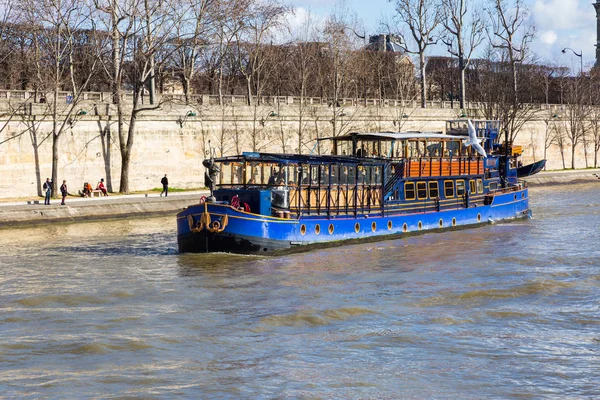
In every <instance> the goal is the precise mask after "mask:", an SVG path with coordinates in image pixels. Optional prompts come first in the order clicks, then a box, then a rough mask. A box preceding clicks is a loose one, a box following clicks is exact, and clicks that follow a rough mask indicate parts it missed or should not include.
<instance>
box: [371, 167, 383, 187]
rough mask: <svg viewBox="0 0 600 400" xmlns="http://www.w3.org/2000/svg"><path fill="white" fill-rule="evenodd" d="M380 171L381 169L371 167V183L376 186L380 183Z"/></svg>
mask: <svg viewBox="0 0 600 400" xmlns="http://www.w3.org/2000/svg"><path fill="white" fill-rule="evenodd" d="M381 170H382V167H373V181H372V183H373V184H375V185H377V184H380V183H381Z"/></svg>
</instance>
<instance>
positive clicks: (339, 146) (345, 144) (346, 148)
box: [335, 140, 352, 156]
mask: <svg viewBox="0 0 600 400" xmlns="http://www.w3.org/2000/svg"><path fill="white" fill-rule="evenodd" d="M335 154H338V155H341V156H346V155H351V154H352V141H349V140H337V141H336V153H335Z"/></svg>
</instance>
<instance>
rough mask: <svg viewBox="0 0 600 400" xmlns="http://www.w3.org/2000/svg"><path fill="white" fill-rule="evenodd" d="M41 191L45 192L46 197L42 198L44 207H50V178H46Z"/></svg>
mask: <svg viewBox="0 0 600 400" xmlns="http://www.w3.org/2000/svg"><path fill="white" fill-rule="evenodd" d="M42 187H43V189H44V190H45V191H46V197H44V205H45V206H46V205H48V206H49V205H50V197H52V181H51V180H50V178H46V182H44V186H42Z"/></svg>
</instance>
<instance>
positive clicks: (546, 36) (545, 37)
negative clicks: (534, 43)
mask: <svg viewBox="0 0 600 400" xmlns="http://www.w3.org/2000/svg"><path fill="white" fill-rule="evenodd" d="M556 39H558V36H557V35H556V32H554V31H544V32H540V41H541V42H542V43H544V44H547V45H551V44H554V43H555V42H556Z"/></svg>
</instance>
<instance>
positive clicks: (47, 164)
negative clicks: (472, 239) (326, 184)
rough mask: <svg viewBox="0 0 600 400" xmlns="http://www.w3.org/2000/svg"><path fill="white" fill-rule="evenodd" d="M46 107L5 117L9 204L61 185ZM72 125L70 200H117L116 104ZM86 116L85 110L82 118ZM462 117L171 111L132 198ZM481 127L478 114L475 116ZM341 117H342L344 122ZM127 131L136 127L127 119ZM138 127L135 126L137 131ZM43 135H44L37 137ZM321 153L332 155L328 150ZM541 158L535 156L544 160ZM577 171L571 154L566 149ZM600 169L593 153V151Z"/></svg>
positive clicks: (368, 110)
mask: <svg viewBox="0 0 600 400" xmlns="http://www.w3.org/2000/svg"><path fill="white" fill-rule="evenodd" d="M45 107H46V106H45V105H42V104H35V103H33V104H32V103H29V104H27V107H24V109H25V112H23V113H22V114H19V115H11V114H10V113H6V112H5V113H3V114H0V128H3V129H2V131H1V132H0V198H15V197H28V196H37V186H38V185H40V184H42V183H43V182H44V181H45V179H46V178H47V177H50V176H51V168H52V159H51V158H52V137H51V129H52V121H51V118H50V116H49V115H47V114H46V113H45V111H44V109H45ZM77 107H79V108H78V111H77V112H75V113H73V116H72V117H71V118H69V119H68V120H67V127H66V129H65V131H64V132H63V133H62V135H61V136H60V138H59V146H58V148H59V159H58V180H59V182H58V185H57V186H59V185H60V183H61V182H62V180H63V179H66V180H67V183H68V186H69V192H70V193H77V191H78V190H80V189H81V187H82V185H83V183H84V182H90V183H91V184H92V186H95V185H96V183H97V182H98V181H99V180H100V178H104V179H105V181H106V183H107V186H108V188H109V191H118V189H119V180H120V168H121V160H120V153H119V139H118V135H117V126H116V116H115V115H116V113H115V111H114V109H113V108H112V106H109V105H107V104H93V103H91V102H90V103H84V104H79V105H78V106H77ZM79 110H84V112H80V111H79ZM460 112H461V111H460V110H458V109H451V108H436V109H433V108H429V109H420V108H412V107H397V106H387V107H381V106H362V105H361V106H342V107H339V108H332V107H329V106H327V105H309V106H306V107H304V108H300V107H299V106H298V105H297V104H294V105H289V104H278V105H261V106H256V107H250V106H239V105H235V106H234V105H228V106H224V107H221V106H218V105H217V106H215V105H209V106H201V105H200V106H195V107H190V106H182V105H178V106H177V105H173V104H171V105H165V106H163V107H162V108H161V109H160V110H156V111H151V112H150V111H148V112H144V113H142V114H141V115H140V116H139V117H138V118H137V122H136V126H137V129H136V132H137V133H136V135H135V143H134V145H133V154H132V158H131V165H130V176H129V183H130V190H131V191H144V190H150V189H153V188H159V187H160V179H161V177H162V176H163V175H164V174H167V176H168V178H169V182H170V186H171V187H172V188H182V189H193V188H200V187H203V186H204V167H203V166H202V160H203V159H204V158H206V155H207V154H208V148H209V141H210V145H211V146H212V147H214V148H215V149H216V153H217V155H218V156H220V155H233V154H236V153H237V152H238V151H251V150H252V142H253V140H252V139H253V137H254V138H255V142H256V147H257V150H259V151H266V152H286V153H296V152H298V132H299V130H301V132H302V135H303V138H304V139H303V145H302V149H301V151H302V153H305V154H306V153H309V152H310V151H311V150H312V151H315V152H316V151H319V149H317V147H316V145H315V143H316V142H315V141H314V138H316V137H329V136H331V135H332V134H333V126H334V122H335V126H336V132H337V133H338V134H339V133H340V132H342V133H347V132H352V131H398V130H420V131H443V130H444V127H445V121H446V120H450V119H456V118H458V116H459V113H460ZM467 112H468V114H469V115H470V116H472V118H474V119H476V118H477V117H476V114H477V111H476V110H467ZM551 112H552V111H540V112H539V113H538V114H536V118H537V119H534V120H532V121H531V122H528V123H527V124H525V126H524V127H523V129H522V130H521V132H520V133H519V135H518V137H517V140H516V142H517V143H516V144H520V145H522V146H523V149H524V156H523V158H522V161H523V164H528V163H530V162H532V161H534V160H540V159H542V158H543V151H544V135H545V132H546V123H545V120H548V114H549V113H551ZM334 113H335V115H334ZM126 122H128V120H127V119H126ZM127 127H128V125H127V124H126V125H125V128H126V129H127ZM32 128H34V129H32ZM35 142H37V143H38V145H37V149H38V159H39V162H38V163H39V170H40V173H39V175H40V176H39V178H40V181H38V179H37V176H36V162H35V151H34V143H35ZM323 146H324V147H322V148H321V149H320V150H321V151H322V152H327V151H328V148H327V145H326V144H325V145H323ZM534 153H535V154H534ZM576 156H577V163H576V168H583V167H585V166H586V165H585V161H584V151H583V148H582V147H581V146H580V147H579V148H578V149H577V155H576ZM565 157H566V161H567V166H570V149H566V151H565ZM546 158H547V159H548V163H547V168H548V169H561V168H562V161H561V155H560V152H559V150H558V148H557V147H556V146H552V147H551V148H550V149H548V153H547V155H546ZM588 160H589V163H590V166H591V164H592V163H593V152H592V151H591V150H589V149H588Z"/></svg>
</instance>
